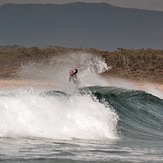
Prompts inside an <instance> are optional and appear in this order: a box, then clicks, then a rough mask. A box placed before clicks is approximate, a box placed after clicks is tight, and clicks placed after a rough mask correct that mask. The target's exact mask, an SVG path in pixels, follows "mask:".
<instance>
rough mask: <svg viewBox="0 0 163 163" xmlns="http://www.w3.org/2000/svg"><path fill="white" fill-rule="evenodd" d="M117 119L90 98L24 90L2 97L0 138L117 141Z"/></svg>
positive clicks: (3, 94) (102, 105) (111, 112)
mask: <svg viewBox="0 0 163 163" xmlns="http://www.w3.org/2000/svg"><path fill="white" fill-rule="evenodd" d="M117 119H118V117H117V115H116V113H115V112H114V111H113V110H112V109H111V108H109V107H107V106H106V105H104V104H102V103H99V102H98V101H94V100H93V99H92V98H91V97H90V96H89V95H83V96H81V95H79V94H74V95H67V94H66V93H64V92H61V91H50V92H43V93H40V92H37V91H33V90H24V89H17V90H12V91H8V92H1V93H0V137H16V138H17V137H25V138H50V139H60V140H67V139H74V138H75V139H95V140H104V139H117V137H118V136H117V132H116V126H117Z"/></svg>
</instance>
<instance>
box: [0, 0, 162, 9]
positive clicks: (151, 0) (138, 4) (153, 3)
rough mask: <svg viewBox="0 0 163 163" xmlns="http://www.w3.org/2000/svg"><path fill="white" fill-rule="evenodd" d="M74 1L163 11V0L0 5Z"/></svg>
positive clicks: (29, 0) (1, 0)
mask: <svg viewBox="0 0 163 163" xmlns="http://www.w3.org/2000/svg"><path fill="white" fill-rule="evenodd" d="M73 2H87V3H102V2H104V3H109V4H111V5H114V6H120V7H125V8H138V9H147V10H156V11H163V0H0V5H3V4H5V3H16V4H20V3H21V4H22V3H35V4H36V3H42V4H47V3H51V4H65V3H73Z"/></svg>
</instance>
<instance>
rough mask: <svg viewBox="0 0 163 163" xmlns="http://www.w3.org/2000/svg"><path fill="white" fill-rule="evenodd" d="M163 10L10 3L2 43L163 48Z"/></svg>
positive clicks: (4, 9) (1, 22)
mask: <svg viewBox="0 0 163 163" xmlns="http://www.w3.org/2000/svg"><path fill="white" fill-rule="evenodd" d="M162 20H163V12H158V11H147V10H138V9H127V8H120V7H114V6H111V5H109V4H105V3H101V4H89V3H72V4H65V5H54V4H53V5H52V4H48V5H42V4H19V5H15V4H6V5H3V6H1V7H0V45H13V44H19V45H22V46H26V47H32V46H36V47H40V48H43V47H47V46H49V45H57V46H64V47H74V48H80V47H82V48H97V49H101V50H109V51H110V50H116V49H117V48H129V49H141V48H153V49H161V48H162V42H163V33H162V29H163V21H162Z"/></svg>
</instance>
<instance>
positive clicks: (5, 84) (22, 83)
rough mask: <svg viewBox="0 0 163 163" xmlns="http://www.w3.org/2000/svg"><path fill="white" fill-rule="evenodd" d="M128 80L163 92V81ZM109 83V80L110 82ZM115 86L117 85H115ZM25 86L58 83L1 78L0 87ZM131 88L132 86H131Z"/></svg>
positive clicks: (40, 86)
mask: <svg viewBox="0 0 163 163" xmlns="http://www.w3.org/2000/svg"><path fill="white" fill-rule="evenodd" d="M113 80H114V81H116V82H117V81H118V80H119V83H121V81H120V80H122V79H115V78H114V79H112V81H113ZM124 82H126V84H128V83H129V84H132V85H135V87H137V88H138V89H139V90H143V91H146V90H147V89H149V88H154V89H157V90H159V91H161V92H163V84H162V83H151V82H140V81H133V80H125V79H123V83H124ZM108 83H109V82H108ZM118 85H119V87H123V85H121V84H118V83H117V84H116V86H118ZM110 86H112V83H110ZM113 86H115V85H113ZM25 87H34V88H38V89H40V88H43V89H44V88H55V87H56V88H57V87H58V85H57V84H55V83H54V82H47V81H36V80H16V79H12V80H4V79H0V89H13V88H25ZM129 88H130V87H129Z"/></svg>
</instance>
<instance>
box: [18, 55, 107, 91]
mask: <svg viewBox="0 0 163 163" xmlns="http://www.w3.org/2000/svg"><path fill="white" fill-rule="evenodd" d="M74 68H77V69H78V71H79V72H78V74H77V76H78V78H79V81H80V86H81V87H82V86H87V85H89V86H90V85H96V84H97V85H107V82H105V80H103V79H101V77H100V75H99V74H101V73H103V72H105V71H106V70H108V69H109V68H110V67H108V65H107V64H106V63H105V60H104V59H103V58H101V57H100V56H97V55H92V54H89V53H83V52H78V53H69V54H64V55H56V56H54V57H53V58H52V59H51V60H50V61H49V62H47V61H46V62H45V63H44V62H43V61H42V62H41V63H35V62H29V63H28V64H25V65H22V66H21V67H20V69H19V72H18V76H19V78H20V79H22V80H26V79H28V80H29V79H30V80H39V81H40V80H41V81H44V82H53V83H55V84H56V86H57V87H58V88H59V89H61V90H64V91H65V90H66V89H68V88H69V87H73V85H72V84H71V83H70V82H69V70H70V69H74Z"/></svg>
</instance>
